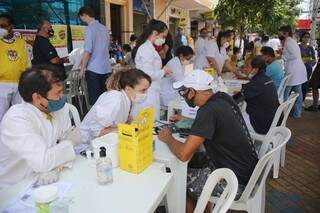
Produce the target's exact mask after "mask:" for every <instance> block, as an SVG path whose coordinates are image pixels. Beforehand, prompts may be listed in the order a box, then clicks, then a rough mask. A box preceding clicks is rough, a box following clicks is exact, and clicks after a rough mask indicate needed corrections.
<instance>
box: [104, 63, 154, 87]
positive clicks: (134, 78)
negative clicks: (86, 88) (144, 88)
mask: <svg viewBox="0 0 320 213" xmlns="http://www.w3.org/2000/svg"><path fill="white" fill-rule="evenodd" d="M142 79H146V80H147V81H148V82H149V84H151V78H150V76H149V75H147V74H146V73H145V72H143V71H141V70H139V69H135V68H130V67H128V68H121V69H118V70H116V71H114V73H112V75H111V76H110V77H109V78H108V80H107V82H106V86H107V90H118V91H120V90H122V89H125V87H126V86H129V87H132V88H134V87H135V86H136V85H137V84H139V82H140V80H142Z"/></svg>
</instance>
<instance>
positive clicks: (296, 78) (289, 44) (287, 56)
mask: <svg viewBox="0 0 320 213" xmlns="http://www.w3.org/2000/svg"><path fill="white" fill-rule="evenodd" d="M282 58H283V60H284V67H285V71H286V72H287V73H288V74H291V78H290V79H289V82H288V86H296V85H300V84H303V83H304V82H306V81H307V71H306V67H305V65H304V63H303V61H302V58H301V53H300V48H299V45H298V43H297V42H296V41H295V40H294V39H293V38H291V37H288V38H287V39H286V41H285V43H284V47H283V55H282Z"/></svg>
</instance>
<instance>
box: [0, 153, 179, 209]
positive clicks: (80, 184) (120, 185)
mask: <svg viewBox="0 0 320 213" xmlns="http://www.w3.org/2000/svg"><path fill="white" fill-rule="evenodd" d="M172 177H173V174H171V173H166V172H165V167H164V165H163V164H161V163H157V162H154V163H153V164H152V165H151V166H150V167H148V168H147V169H146V170H145V171H143V172H142V173H141V174H138V175H136V174H131V173H128V172H125V171H123V170H120V169H119V168H116V169H113V178H114V181H113V183H112V184H110V185H99V184H98V183H97V180H96V168H95V162H94V161H93V160H87V159H84V158H83V157H80V156H78V157H77V158H76V160H75V162H74V165H73V168H72V169H66V170H65V171H63V172H62V173H61V176H60V180H61V181H64V182H70V183H72V187H71V189H70V191H69V192H67V194H66V196H67V197H72V198H73V201H74V202H73V203H72V204H71V205H70V207H69V212H70V213H82V212H84V213H85V212H92V213H98V212H111V213H113V212H114V213H122V212H132V213H144V212H150V213H151V212H154V211H155V209H156V208H157V207H158V205H159V204H160V202H161V201H162V200H163V198H164V197H165V195H166V193H167V191H168V189H169V186H170V184H171V181H172ZM28 184H30V181H23V182H21V183H19V184H16V185H14V186H12V187H9V188H7V189H5V190H3V191H1V192H0V212H2V211H1V207H2V208H3V207H4V206H6V205H7V204H8V202H10V200H12V198H14V197H15V196H16V195H17V194H18V193H20V192H21V190H23V189H25V188H26V186H27V185H28Z"/></svg>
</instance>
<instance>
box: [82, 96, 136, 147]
mask: <svg viewBox="0 0 320 213" xmlns="http://www.w3.org/2000/svg"><path fill="white" fill-rule="evenodd" d="M130 107H131V101H130V99H129V97H128V96H127V95H126V93H125V92H124V91H123V90H122V91H116V90H111V91H108V92H104V93H103V94H102V95H100V97H99V98H98V100H97V101H96V103H95V104H94V105H93V106H92V107H91V109H90V111H89V112H88V114H87V115H86V116H85V118H84V119H83V121H82V122H81V125H80V134H81V138H82V142H83V143H89V142H90V141H91V140H93V139H94V138H96V137H98V136H99V134H100V131H101V130H102V129H103V128H105V127H117V125H118V123H126V122H127V121H128V118H129V114H130Z"/></svg>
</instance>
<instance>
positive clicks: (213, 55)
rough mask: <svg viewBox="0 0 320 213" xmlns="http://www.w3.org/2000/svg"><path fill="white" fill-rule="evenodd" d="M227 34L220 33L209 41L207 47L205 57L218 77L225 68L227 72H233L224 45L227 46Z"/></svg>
mask: <svg viewBox="0 0 320 213" xmlns="http://www.w3.org/2000/svg"><path fill="white" fill-rule="evenodd" d="M227 37H228V33H227V32H224V31H220V32H219V33H218V36H217V39H216V40H214V39H212V40H209V41H208V45H207V51H206V57H207V59H208V61H209V63H210V64H213V65H214V66H216V67H215V70H216V71H217V74H218V75H221V72H222V69H223V68H224V67H225V68H226V69H227V70H228V71H231V72H235V70H234V68H232V66H231V64H230V61H229V57H228V54H227V50H226V47H225V45H226V44H227Z"/></svg>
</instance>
